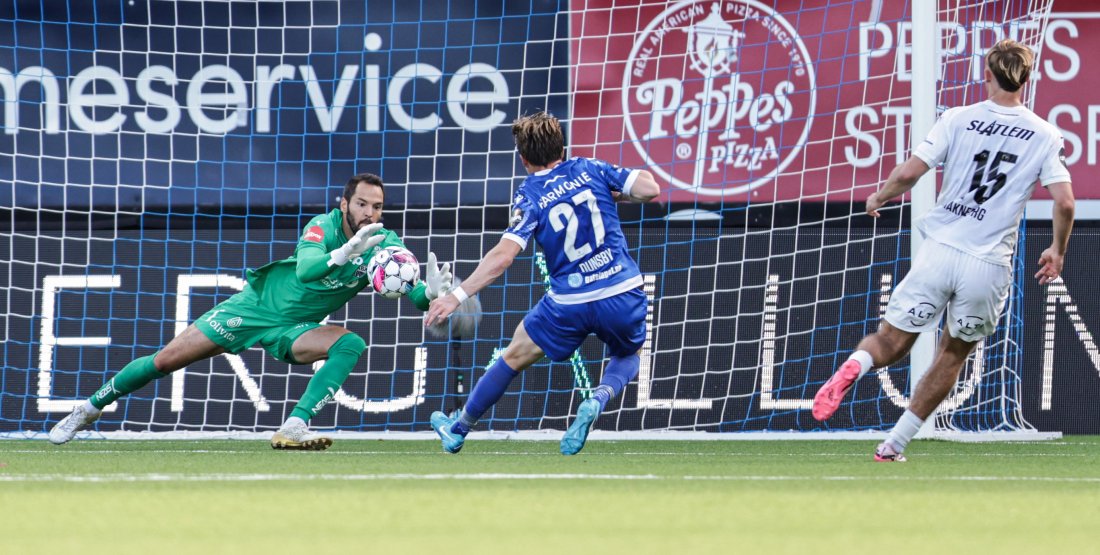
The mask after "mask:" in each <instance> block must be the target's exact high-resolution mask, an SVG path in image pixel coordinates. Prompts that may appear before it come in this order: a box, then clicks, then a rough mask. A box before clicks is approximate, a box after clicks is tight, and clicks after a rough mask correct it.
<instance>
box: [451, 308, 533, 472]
mask: <svg viewBox="0 0 1100 555" xmlns="http://www.w3.org/2000/svg"><path fill="white" fill-rule="evenodd" d="M543 356H545V353H544V352H543V351H542V348H540V347H539V346H538V345H536V344H535V342H534V341H533V340H531V336H530V335H528V334H527V330H526V328H524V327H523V322H520V324H519V326H517V327H516V333H515V334H514V335H512V341H511V343H509V344H508V348H507V349H505V351H504V354H503V355H502V356H501V357H500V358H499V359H497V361H496V362H494V363H493V365H492V366H490V367H489V370H487V371H486V372H485V375H484V376H482V377H481V379H480V380H478V381H477V384H475V385H474V388H473V390H471V391H470V397H469V398H468V399H467V400H466V406H465V407H464V408H463V409H462V413H461V414H457V415H451V416H448V415H447V414H445V413H443V412H441V411H435V412H433V413H432V417H431V422H432V429H433V430H435V432H436V433H437V434H439V439H440V440H441V441H442V442H443V450H444V451H446V452H448V453H457V452H459V451H460V450H461V449H462V446H463V445H464V444H465V442H466V434H468V433H470V430H471V429H473V427H474V425H476V424H477V421H478V419H480V418H481V415H483V414H485V411H487V410H489V407H491V406H493V405H494V404H496V402H497V401H499V400H500V398H501V397H503V396H504V392H505V391H506V390H507V389H508V385H509V384H511V383H512V380H513V379H514V378H515V377H516V376H518V375H519V373H520V372H521V371H523V370H525V369H527V367H529V366H531V365H532V364H534V363H536V362H538V361H539V359H541V358H542V357H543Z"/></svg>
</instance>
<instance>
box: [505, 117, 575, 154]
mask: <svg viewBox="0 0 1100 555" xmlns="http://www.w3.org/2000/svg"><path fill="white" fill-rule="evenodd" d="M512 136H513V137H514V138H515V139H516V149H517V150H519V153H520V155H522V156H523V159H524V160H527V162H528V163H529V164H532V165H535V166H548V165H550V164H551V163H553V162H557V161H558V160H561V159H562V156H563V155H564V154H565V134H564V133H562V130H561V122H559V121H558V118H556V117H554V116H552V115H550V114H548V113H546V112H538V113H536V114H531V115H529V116H523V117H521V118H519V119H517V120H516V121H514V122H513V123H512Z"/></svg>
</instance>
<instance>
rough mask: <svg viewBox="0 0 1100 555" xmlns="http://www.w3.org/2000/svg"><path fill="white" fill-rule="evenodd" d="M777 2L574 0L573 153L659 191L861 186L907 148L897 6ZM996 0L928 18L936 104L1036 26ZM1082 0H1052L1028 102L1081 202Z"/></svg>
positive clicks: (1086, 78) (903, 38)
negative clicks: (641, 171)
mask: <svg viewBox="0 0 1100 555" xmlns="http://www.w3.org/2000/svg"><path fill="white" fill-rule="evenodd" d="M774 4H775V5H777V6H778V7H777V8H773V7H771V5H767V4H764V3H761V2H757V1H755V0H684V1H682V2H679V3H676V4H668V3H665V2H660V1H644V0H639V1H637V2H633V3H630V2H623V1H621V0H615V1H614V2H612V1H610V0H598V1H597V0H592V1H587V2H582V1H577V2H574V5H573V11H572V20H571V28H572V34H573V36H574V40H573V47H572V61H573V66H572V68H573V69H572V75H571V78H572V84H573V90H574V95H575V96H574V107H573V114H572V127H571V138H570V145H571V154H574V155H581V156H596V157H599V158H603V159H606V160H610V161H613V162H617V163H620V164H621V165H624V166H630V167H642V168H648V169H650V170H651V171H652V172H653V173H654V175H656V176H657V178H658V180H659V181H661V182H662V183H663V184H664V186H665V187H666V190H667V194H668V197H667V199H668V200H676V201H695V200H698V201H701V202H717V201H733V202H744V201H749V200H751V201H773V200H780V201H784V200H808V201H825V200H828V201H853V200H855V201H859V200H863V199H864V198H866V196H867V195H868V194H870V193H871V192H872V191H874V190H876V189H877V188H878V186H879V184H880V182H881V181H882V180H883V179H884V178H885V177H886V176H887V175H888V174H889V172H890V170H891V169H892V168H893V167H894V165H896V164H897V163H900V162H901V161H903V159H904V158H905V156H906V155H907V154H908V135H909V128H908V123H909V115H910V98H909V88H910V87H909V83H910V80H911V73H910V71H911V69H910V68H911V66H912V46H911V43H912V40H911V36H912V25H911V23H910V21H909V14H908V13H903V11H902V10H904V9H906V5H905V4H906V3H901V2H883V3H882V12H881V13H879V14H877V19H873V18H872V15H873V14H872V13H871V10H872V4H874V3H873V2H863V3H850V2H844V3H837V5H835V6H830V4H829V2H827V1H826V0H806V1H799V2H782V1H780V2H775V3H774ZM996 4H998V5H999V7H994V8H990V9H988V10H986V12H985V13H984V14H983V13H973V14H969V13H954V14H951V15H952V16H953V17H954V18H955V20H956V21H958V22H957V23H956V22H941V23H940V24H939V25H938V28H939V29H940V33H941V36H942V37H943V41H942V44H943V49H942V52H941V53H940V56H941V59H942V61H943V63H944V67H945V68H946V74H945V81H946V82H947V83H948V84H951V83H954V84H955V85H954V86H955V87H957V89H958V90H955V89H954V88H952V89H950V92H949V93H945V94H943V95H941V97H940V98H941V103H942V104H944V105H945V106H954V105H961V104H968V103H973V102H975V101H978V100H981V99H982V98H984V92H983V89H982V86H981V68H982V67H983V66H982V54H983V53H984V52H985V51H986V50H987V49H988V48H989V46H991V45H992V44H993V43H995V42H996V41H997V40H1000V39H1001V38H1020V39H1023V38H1025V37H1028V36H1034V35H1035V31H1034V29H1037V27H1036V25H1037V22H1034V21H1031V20H1030V19H1028V18H1026V17H1016V18H1012V17H1011V16H1010V17H1007V18H1006V17H1002V18H1001V19H1000V21H998V20H997V19H996V18H995V17H994V15H993V14H994V13H1001V14H1005V13H1007V14H1012V13H1014V12H1013V10H1015V11H1017V12H1021V13H1023V10H1024V9H1026V7H1016V6H1014V5H1013V4H1022V3H1021V2H1015V3H1013V2H997V3H996ZM1087 4H1088V2H1086V1H1084V0H1065V1H1056V2H1055V4H1054V13H1053V14H1052V15H1051V17H1050V19H1049V22H1048V24H1047V27H1046V30H1045V32H1044V34H1043V41H1042V42H1043V44H1042V45H1041V46H1042V49H1041V57H1040V60H1039V64H1038V67H1037V68H1036V71H1035V72H1034V73H1033V81H1034V87H1035V93H1034V94H1035V99H1036V102H1035V111H1036V112H1037V113H1038V114H1039V115H1041V116H1043V117H1046V118H1047V119H1048V120H1050V121H1052V122H1053V123H1054V124H1056V125H1058V126H1059V127H1060V128H1061V129H1063V131H1064V133H1065V138H1066V145H1067V154H1068V158H1067V160H1068V162H1069V164H1070V170H1071V171H1072V172H1073V176H1074V181H1075V182H1076V183H1078V184H1079V185H1078V186H1077V187H1076V192H1077V195H1078V198H1100V195H1098V194H1097V192H1096V188H1095V187H1086V186H1085V185H1086V184H1088V183H1090V182H1092V181H1094V174H1095V173H1097V171H1096V145H1097V142H1098V140H1100V131H1098V129H1097V121H1100V104H1096V105H1092V104H1089V102H1090V100H1091V96H1092V95H1090V94H1089V92H1090V91H1095V90H1100V87H1098V85H1100V82H1097V81H1100V76H1098V75H1097V73H1096V72H1091V73H1089V72H1085V71H1082V69H1083V66H1084V64H1085V59H1084V56H1082V54H1084V53H1086V52H1089V51H1092V52H1096V51H1100V48H1098V47H1100V12H1098V13H1088V12H1083V11H1081V10H1083V9H1085V7H1086V6H1087ZM1005 5H1007V8H1006V7H1005ZM1006 19H1014V21H1012V22H1009V23H1005V22H1004V21H1005V20H1006ZM1029 31H1030V33H1031V34H1030V35H1029V34H1028V33H1029ZM1090 44H1091V45H1092V46H1091V47H1090V46H1089V45H1090ZM1036 46H1039V45H1032V47H1033V48H1035V47H1036ZM960 68H964V69H960ZM972 73H976V74H977V75H973V74H972ZM899 144H902V145H904V148H903V149H901V151H900V152H899V148H898V145H899ZM1043 195H1044V193H1043V192H1040V193H1039V195H1038V196H1037V197H1036V198H1045V197H1044V196H1043Z"/></svg>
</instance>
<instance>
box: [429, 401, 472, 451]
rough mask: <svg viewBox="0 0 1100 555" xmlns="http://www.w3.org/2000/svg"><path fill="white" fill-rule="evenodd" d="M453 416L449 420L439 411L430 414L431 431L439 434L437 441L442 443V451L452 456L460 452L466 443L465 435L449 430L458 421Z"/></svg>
mask: <svg viewBox="0 0 1100 555" xmlns="http://www.w3.org/2000/svg"><path fill="white" fill-rule="evenodd" d="M459 414H461V413H459ZM455 416H456V417H455V418H451V417H449V416H447V415H446V414H444V413H442V412H440V411H435V412H433V413H432V429H433V430H435V433H437V434H439V439H440V440H442V442H443V450H444V451H446V452H448V453H452V454H453V453H457V452H459V451H461V450H462V445H463V444H464V443H466V436H465V435H462V434H460V433H458V432H455V431H452V430H451V427H452V426H454V423H455V421H457V420H458V418H457V416H458V415H457V414H456V415H455Z"/></svg>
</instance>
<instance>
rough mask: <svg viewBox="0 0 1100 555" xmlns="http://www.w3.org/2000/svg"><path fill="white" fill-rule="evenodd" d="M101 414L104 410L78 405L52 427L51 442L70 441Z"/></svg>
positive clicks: (56, 443)
mask: <svg viewBox="0 0 1100 555" xmlns="http://www.w3.org/2000/svg"><path fill="white" fill-rule="evenodd" d="M100 414H102V411H98V410H95V411H93V410H88V408H87V406H86V405H84V404H81V405H78V406H77V407H76V408H75V409H73V412H71V413H69V416H66V417H65V418H62V419H61V422H58V423H57V425H55V426H54V427H53V428H51V429H50V443H52V444H54V445H61V444H62V443H68V442H69V441H70V440H72V439H73V438H74V437H76V433H77V432H79V431H80V430H83V429H84V428H85V427H86V426H88V424H91V423H92V422H95V421H96V420H98V419H99V415H100Z"/></svg>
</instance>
